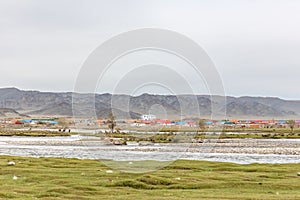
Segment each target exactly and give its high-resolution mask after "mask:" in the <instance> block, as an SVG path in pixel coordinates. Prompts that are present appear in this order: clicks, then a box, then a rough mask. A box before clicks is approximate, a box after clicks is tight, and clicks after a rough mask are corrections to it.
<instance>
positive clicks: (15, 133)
mask: <svg viewBox="0 0 300 200" xmlns="http://www.w3.org/2000/svg"><path fill="white" fill-rule="evenodd" d="M0 136H33V137H54V136H70V133H67V132H58V131H34V130H13V129H7V130H3V129H2V130H0Z"/></svg>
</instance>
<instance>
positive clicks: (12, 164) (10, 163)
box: [8, 161, 16, 166]
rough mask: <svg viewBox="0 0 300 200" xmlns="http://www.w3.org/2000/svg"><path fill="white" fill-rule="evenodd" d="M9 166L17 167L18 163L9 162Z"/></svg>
mask: <svg viewBox="0 0 300 200" xmlns="http://www.w3.org/2000/svg"><path fill="white" fill-rule="evenodd" d="M8 165H9V166H14V165H16V163H15V162H14V161H9V162H8Z"/></svg>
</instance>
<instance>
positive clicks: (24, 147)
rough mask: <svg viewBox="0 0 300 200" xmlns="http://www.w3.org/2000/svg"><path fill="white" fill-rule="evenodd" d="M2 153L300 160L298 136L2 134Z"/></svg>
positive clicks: (122, 158)
mask: <svg viewBox="0 0 300 200" xmlns="http://www.w3.org/2000/svg"><path fill="white" fill-rule="evenodd" d="M0 155H13V156H33V157H64V158H80V159H112V160H118V161H135V160H159V161H165V160H177V159H188V160H207V161H221V162H234V163H240V164H248V163H300V140H299V139H223V140H216V141H212V140H209V141H205V142H204V143H201V144H175V143H174V144H173V143H171V144H144V145H139V144H138V143H128V145H124V146H118V145H110V144H107V143H105V142H104V141H100V140H99V138H96V137H91V136H71V137H51V138H48V137H0Z"/></svg>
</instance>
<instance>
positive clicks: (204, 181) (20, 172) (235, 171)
mask: <svg viewBox="0 0 300 200" xmlns="http://www.w3.org/2000/svg"><path fill="white" fill-rule="evenodd" d="M9 161H13V162H15V165H12V166H10V165H8V162H9ZM132 164H133V165H135V164H136V165H138V164H139V163H132ZM144 164H145V163H144ZM299 171H300V164H272V165H271V164H250V165H238V164H232V163H218V162H205V161H183V160H180V161H176V162H174V163H172V164H171V165H169V166H167V167H165V168H163V169H160V170H158V171H155V172H151V173H144V174H131V173H125V172H120V171H116V170H114V169H109V168H108V167H106V166H105V165H103V164H102V163H101V162H99V161H96V160H78V159H63V158H25V157H12V156H0V199H77V200H79V199H97V200H98V199H105V200H110V199H113V200H118V199H120V200H124V199H144V200H147V199H175V200H176V199H300V176H297V172H299Z"/></svg>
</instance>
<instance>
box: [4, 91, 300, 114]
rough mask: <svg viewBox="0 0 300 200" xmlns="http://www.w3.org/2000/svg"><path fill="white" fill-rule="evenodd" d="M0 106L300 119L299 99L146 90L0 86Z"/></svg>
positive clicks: (33, 110)
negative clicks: (85, 90) (134, 92)
mask: <svg viewBox="0 0 300 200" xmlns="http://www.w3.org/2000/svg"><path fill="white" fill-rule="evenodd" d="M225 100H226V101H225ZM0 108H9V109H14V110H16V111H17V112H19V113H21V114H25V115H31V116H73V115H74V113H75V116H78V117H87V116H92V115H93V114H92V113H94V114H95V116H96V117H98V118H104V117H107V116H108V114H109V113H110V112H112V111H113V113H114V114H115V113H116V115H117V117H118V118H129V117H131V118H138V117H139V115H141V114H148V113H151V114H157V115H158V117H159V118H170V119H173V118H174V119H175V118H180V117H201V118H210V117H212V116H213V117H214V118H224V117H227V118H240V119H243V118H260V119H264V118H268V119H273V118H287V119H288V118H291V119H292V118H293V119H297V118H300V100H284V99H281V98H278V97H252V96H241V97H233V96H226V97H223V96H220V95H191V94H186V95H183V94H180V95H157V94H148V93H144V94H141V95H139V96H129V95H126V94H117V95H112V94H109V93H104V94H92V93H84V94H80V93H73V92H40V91H36V90H29V91H25V90H20V89H18V88H0ZM198 108H199V110H200V115H199V112H198ZM212 108H213V109H212ZM225 111H226V113H227V115H226V116H225Z"/></svg>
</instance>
